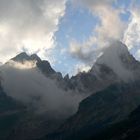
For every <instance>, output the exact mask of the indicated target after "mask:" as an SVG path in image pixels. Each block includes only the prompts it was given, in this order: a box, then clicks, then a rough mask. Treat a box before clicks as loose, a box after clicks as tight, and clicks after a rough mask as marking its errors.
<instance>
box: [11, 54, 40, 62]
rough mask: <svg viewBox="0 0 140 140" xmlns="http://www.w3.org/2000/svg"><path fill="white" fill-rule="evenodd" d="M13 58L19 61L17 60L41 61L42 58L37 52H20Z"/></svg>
mask: <svg viewBox="0 0 140 140" xmlns="http://www.w3.org/2000/svg"><path fill="white" fill-rule="evenodd" d="M11 60H14V61H17V62H24V61H37V62H39V61H41V59H40V58H39V56H38V55H37V54H32V55H28V54H27V53H26V52H22V53H20V54H18V55H17V56H15V57H14V58H12V59H11Z"/></svg>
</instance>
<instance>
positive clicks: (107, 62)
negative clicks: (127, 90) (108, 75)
mask: <svg viewBox="0 0 140 140" xmlns="http://www.w3.org/2000/svg"><path fill="white" fill-rule="evenodd" d="M103 65H104V66H106V67H108V68H109V69H111V70H113V71H114V72H115V74H117V75H118V77H120V78H121V79H122V78H123V79H128V78H132V77H133V73H134V71H136V70H137V69H138V70H139V68H140V63H139V62H138V61H137V60H135V58H134V57H133V56H132V55H131V54H130V52H129V51H128V48H127V46H126V45H125V44H123V43H122V42H120V41H115V42H113V43H112V44H111V45H110V46H109V47H107V48H106V49H105V50H104V51H103V54H102V55H101V56H100V57H99V58H98V59H97V61H96V63H95V65H94V66H93V67H92V69H91V71H95V69H98V68H97V67H99V66H100V67H101V66H103Z"/></svg>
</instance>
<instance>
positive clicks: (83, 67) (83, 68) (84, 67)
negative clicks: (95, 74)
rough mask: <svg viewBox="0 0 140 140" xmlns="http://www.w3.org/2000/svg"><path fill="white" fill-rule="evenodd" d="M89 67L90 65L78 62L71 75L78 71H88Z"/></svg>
mask: <svg viewBox="0 0 140 140" xmlns="http://www.w3.org/2000/svg"><path fill="white" fill-rule="evenodd" d="M90 69H91V67H90V66H89V65H86V64H83V63H80V64H76V65H75V68H74V71H73V75H76V74H78V73H80V72H88V71H89V70H90Z"/></svg>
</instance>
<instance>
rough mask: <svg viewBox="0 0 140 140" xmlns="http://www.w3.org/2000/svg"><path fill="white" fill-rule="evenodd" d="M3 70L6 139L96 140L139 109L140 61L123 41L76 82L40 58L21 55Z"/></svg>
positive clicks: (0, 116) (0, 112)
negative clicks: (93, 139)
mask: <svg viewBox="0 0 140 140" xmlns="http://www.w3.org/2000/svg"><path fill="white" fill-rule="evenodd" d="M26 62H27V63H26ZM32 62H33V63H32ZM13 65H14V67H15V68H13ZM9 66H10V68H11V67H12V69H10V70H9ZM0 68H1V69H0V70H1V79H0V80H1V83H2V85H1V87H0V124H3V125H1V126H0V130H1V131H0V136H1V137H0V139H1V140H7V139H8V140H11V139H12V140H17V139H20V140H36V139H38V140H42V139H45V140H46V139H47V140H66V139H67V140H71V139H75V140H77V139H79V140H82V139H83V140H84V139H90V138H95V137H97V136H98V134H99V135H100V134H101V133H103V132H104V134H105V135H106V133H105V132H106V130H107V133H108V132H109V131H110V129H109V128H112V127H114V125H117V124H118V123H119V122H122V121H124V120H126V119H127V117H128V116H129V114H130V113H131V112H133V111H134V110H135V109H136V108H137V107H138V106H139V105H140V78H139V77H140V62H138V61H136V60H135V59H134V57H133V56H132V55H131V54H130V53H129V51H128V49H127V47H126V46H125V45H124V44H122V43H121V42H115V43H113V44H112V45H111V46H110V47H108V48H106V49H105V50H104V51H103V53H102V55H101V56H100V57H99V58H98V59H97V61H96V63H95V64H94V65H93V67H92V68H91V70H90V71H89V72H87V73H79V74H77V75H76V76H73V77H71V78H70V77H69V76H68V75H66V76H65V77H64V78H63V77H62V74H61V73H59V72H56V71H55V70H54V69H53V68H52V67H51V65H50V63H49V62H48V61H43V60H41V59H40V58H39V57H38V56H37V55H36V54H33V55H31V56H29V55H27V54H26V53H21V54H19V55H17V56H16V57H14V58H12V59H11V60H10V61H9V62H7V63H6V64H5V65H3V66H1V67H0ZM16 68H18V70H17V69H16ZM11 79H12V80H11ZM6 83H8V85H7V84H6ZM22 85H24V86H22ZM7 87H8V88H7ZM5 89H8V90H5ZM9 89H11V90H9ZM5 91H7V92H5ZM21 93H22V94H21ZM23 93H24V94H23ZM54 93H55V94H54ZM15 95H17V96H16V97H18V98H15ZM23 95H27V96H23ZM21 97H22V98H21ZM27 97H28V98H27ZM23 100H24V101H26V102H23ZM80 101H81V102H80ZM79 102H80V104H79ZM25 103H27V104H25ZM78 104H79V108H78V110H77V107H78ZM38 105H41V106H40V107H39V108H36V107H37V106H38ZM48 107H49V108H48ZM44 108H45V109H46V108H47V110H45V111H44ZM38 110H41V111H40V113H36V111H38ZM42 110H43V111H42ZM76 111H77V112H76ZM52 114H53V117H52ZM64 116H65V117H64ZM114 129H115V127H114ZM130 129H133V128H130ZM115 130H116V129H115ZM126 131H128V130H126ZM124 134H126V132H125V133H124ZM122 135H123V133H122ZM122 135H120V137H122Z"/></svg>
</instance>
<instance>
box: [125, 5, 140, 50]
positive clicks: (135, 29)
mask: <svg viewBox="0 0 140 140" xmlns="http://www.w3.org/2000/svg"><path fill="white" fill-rule="evenodd" d="M130 13H131V17H130V21H129V23H128V28H127V30H126V31H125V34H124V42H125V44H126V45H127V46H128V48H129V49H130V50H131V49H133V48H136V47H137V46H139V44H140V15H139V13H140V6H136V5H134V6H132V8H131V9H130Z"/></svg>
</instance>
